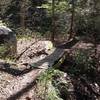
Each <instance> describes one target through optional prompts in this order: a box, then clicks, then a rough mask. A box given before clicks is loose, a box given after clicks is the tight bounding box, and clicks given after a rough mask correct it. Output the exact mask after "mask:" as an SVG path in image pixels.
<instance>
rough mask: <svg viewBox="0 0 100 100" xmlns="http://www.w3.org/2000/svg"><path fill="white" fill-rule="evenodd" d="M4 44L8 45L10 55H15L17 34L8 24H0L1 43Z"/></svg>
mask: <svg viewBox="0 0 100 100" xmlns="http://www.w3.org/2000/svg"><path fill="white" fill-rule="evenodd" d="M2 44H3V45H5V46H7V50H8V54H9V55H11V56H15V54H16V51H17V50H16V47H17V40H16V34H15V33H14V32H13V31H12V30H11V29H9V28H8V27H6V26H0V45H2ZM5 56H6V55H5Z"/></svg>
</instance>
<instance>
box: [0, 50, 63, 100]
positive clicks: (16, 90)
mask: <svg viewBox="0 0 100 100" xmlns="http://www.w3.org/2000/svg"><path fill="white" fill-rule="evenodd" d="M48 54H49V55H48V56H46V57H45V58H44V59H42V60H40V61H37V62H34V63H33V64H34V65H35V66H37V67H38V68H41V69H34V70H31V71H30V72H29V73H26V74H25V75H23V76H20V77H17V78H15V79H14V80H12V81H11V83H10V84H9V85H7V86H6V88H4V89H3V90H2V92H1V93H2V94H0V97H1V98H2V100H15V99H18V98H20V96H21V95H23V93H24V92H27V91H25V90H26V88H28V87H29V85H30V84H32V83H34V82H35V79H36V78H37V77H38V76H39V75H40V74H41V73H42V72H44V71H45V70H46V69H48V68H49V67H52V65H53V64H54V62H55V61H56V60H57V59H59V58H60V57H61V56H62V55H63V54H64V49H56V48H55V49H52V50H51V51H49V53H48ZM23 91H24V92H23Z"/></svg>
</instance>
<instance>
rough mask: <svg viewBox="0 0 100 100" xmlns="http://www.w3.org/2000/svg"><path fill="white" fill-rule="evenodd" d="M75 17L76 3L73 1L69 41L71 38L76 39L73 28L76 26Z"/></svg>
mask: <svg viewBox="0 0 100 100" xmlns="http://www.w3.org/2000/svg"><path fill="white" fill-rule="evenodd" d="M74 15H75V1H74V0H72V11H71V24H70V31H69V33H70V34H69V39H68V40H70V39H71V38H73V37H74V29H73V26H74Z"/></svg>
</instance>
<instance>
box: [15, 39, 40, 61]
mask: <svg viewBox="0 0 100 100" xmlns="http://www.w3.org/2000/svg"><path fill="white" fill-rule="evenodd" d="M38 41H39V40H38ZM38 41H35V42H33V43H31V44H30V45H29V46H28V47H26V49H25V50H24V51H23V52H22V53H20V54H19V55H18V56H17V57H16V58H15V61H17V60H19V59H20V57H21V56H22V55H23V54H24V53H25V52H26V51H27V50H28V49H30V47H31V46H32V45H34V44H35V43H36V42H38Z"/></svg>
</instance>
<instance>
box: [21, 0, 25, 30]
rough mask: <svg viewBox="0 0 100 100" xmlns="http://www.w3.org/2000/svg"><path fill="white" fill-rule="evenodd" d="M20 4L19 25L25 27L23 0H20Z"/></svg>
mask: <svg viewBox="0 0 100 100" xmlns="http://www.w3.org/2000/svg"><path fill="white" fill-rule="evenodd" d="M20 5H21V6H20V25H21V27H22V28H23V29H25V0H22V1H21V3H20Z"/></svg>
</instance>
